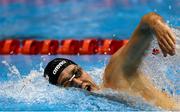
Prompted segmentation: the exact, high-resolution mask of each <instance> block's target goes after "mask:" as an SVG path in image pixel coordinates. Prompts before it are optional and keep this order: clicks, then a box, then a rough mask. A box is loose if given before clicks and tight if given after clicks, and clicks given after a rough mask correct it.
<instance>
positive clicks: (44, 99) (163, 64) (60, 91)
mask: <svg viewBox="0 0 180 112" xmlns="http://www.w3.org/2000/svg"><path fill="white" fill-rule="evenodd" d="M173 31H174V32H175V34H176V35H177V44H176V48H177V52H176V55H175V56H173V57H170V56H169V57H166V58H163V56H162V54H159V55H152V54H151V51H152V49H153V48H158V45H157V42H156V41H153V42H152V45H151V47H150V49H149V51H148V55H147V56H146V57H145V58H144V61H143V64H142V66H141V68H140V69H141V70H142V71H143V72H144V73H146V74H147V75H148V76H149V77H150V78H151V80H152V82H153V83H154V85H155V86H156V87H157V88H159V89H161V90H164V91H166V92H168V93H169V94H170V95H172V96H173V97H177V99H178V95H177V94H176V91H177V90H180V88H179V85H178V84H179V83H178V82H179V80H178V81H177V82H175V81H174V80H175V79H176V78H178V77H179V66H180V65H179V64H180V56H179V53H180V46H179V45H180V30H179V29H173ZM46 58H47V57H42V62H40V64H39V69H37V70H31V71H30V73H29V74H27V75H25V76H24V77H22V74H21V73H20V72H19V70H18V69H17V67H16V66H15V65H11V64H9V63H7V61H2V63H3V64H4V65H5V66H6V67H7V69H8V70H9V73H8V74H9V77H11V76H14V77H17V78H18V80H8V81H5V82H0V96H3V97H4V98H10V99H15V100H16V102H25V103H27V104H37V103H45V104H53V105H65V106H66V107H67V108H69V109H73V110H112V109H113V110H121V109H123V110H128V109H129V110H131V109H132V110H133V109H137V110H151V109H154V110H156V107H153V106H152V105H151V104H148V103H147V102H145V101H143V100H141V98H139V97H133V96H130V95H128V94H127V93H124V92H120V93H119V92H117V91H112V90H105V91H98V92H99V93H98V95H92V94H89V93H88V92H85V91H83V90H79V89H75V88H68V89H67V88H61V87H56V86H54V85H51V84H49V83H48V81H47V80H45V78H44V77H43V71H44V69H43V68H44V67H43V65H44V63H43V62H44V61H46ZM106 61H107V60H106ZM99 62H101V63H106V62H103V61H99ZM104 69H105V66H103V67H99V68H98V67H90V68H89V69H88V70H87V72H88V73H89V74H92V78H93V79H94V80H95V82H96V83H98V84H100V83H102V77H103V71H104ZM8 74H7V75H8ZM171 77H173V78H172V79H171ZM108 95H109V96H108ZM157 110H158V109H157Z"/></svg>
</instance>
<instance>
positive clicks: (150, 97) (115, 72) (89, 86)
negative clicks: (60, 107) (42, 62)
mask: <svg viewBox="0 0 180 112" xmlns="http://www.w3.org/2000/svg"><path fill="white" fill-rule="evenodd" d="M153 35H155V37H156V38H157V41H158V44H159V47H160V48H161V51H162V53H163V55H164V57H166V56H167V55H170V56H173V55H174V54H175V44H176V40H175V35H174V34H173V32H172V30H171V29H170V28H169V27H168V25H167V24H166V23H165V22H164V21H163V18H162V17H161V16H160V15H158V14H156V13H153V12H151V13H148V14H146V15H144V16H143V17H142V19H141V21H140V24H139V25H138V26H137V28H136V29H135V31H134V33H133V34H132V36H131V38H130V40H129V42H128V43H127V44H126V45H125V46H123V47H122V48H120V49H119V50H118V51H117V52H116V53H114V54H113V55H112V57H111V58H110V61H109V63H108V65H107V66H106V68H105V71H104V76H103V83H102V85H101V86H97V85H96V84H95V83H94V81H93V80H92V78H91V77H90V75H89V74H87V73H86V72H85V71H84V70H83V69H82V68H81V67H80V66H78V65H77V64H76V63H75V62H73V61H71V60H69V59H64V58H56V59H54V60H52V61H51V62H49V63H48V65H47V66H46V68H45V70H44V77H46V78H47V79H48V80H49V82H50V83H51V84H54V85H57V86H62V87H77V88H82V89H85V90H87V91H91V92H93V91H97V90H100V89H104V88H111V89H113V90H116V91H125V92H128V93H130V94H132V95H139V96H141V97H143V98H144V99H145V100H146V101H149V102H152V103H154V104H155V105H157V106H160V107H162V108H165V109H175V108H176V107H177V104H176V102H175V101H174V100H173V98H171V97H170V96H168V94H166V93H164V92H162V91H160V90H158V89H157V88H156V87H155V86H154V85H153V83H151V81H150V80H149V79H148V78H147V77H146V76H147V75H145V74H143V73H142V72H141V71H140V70H139V69H138V68H139V67H140V64H141V63H142V59H143V56H144V53H145V51H146V50H147V49H148V48H149V46H150V43H151V41H152V40H153Z"/></svg>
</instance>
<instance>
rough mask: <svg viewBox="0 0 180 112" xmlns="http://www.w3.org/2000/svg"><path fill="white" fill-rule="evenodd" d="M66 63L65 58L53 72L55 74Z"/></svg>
mask: <svg viewBox="0 0 180 112" xmlns="http://www.w3.org/2000/svg"><path fill="white" fill-rule="evenodd" d="M65 63H66V61H64V60H63V61H61V62H60V63H59V64H58V65H57V66H56V67H55V69H54V70H53V74H54V75H55V74H56V73H57V72H58V70H59V68H61V67H62V66H63V65H64V64H65Z"/></svg>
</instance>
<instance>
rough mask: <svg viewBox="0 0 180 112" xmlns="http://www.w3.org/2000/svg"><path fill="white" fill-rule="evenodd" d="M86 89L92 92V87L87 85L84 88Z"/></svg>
mask: <svg viewBox="0 0 180 112" xmlns="http://www.w3.org/2000/svg"><path fill="white" fill-rule="evenodd" d="M84 89H85V90H87V91H91V89H92V88H91V86H90V85H86V86H85V87H84Z"/></svg>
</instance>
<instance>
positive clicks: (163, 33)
mask: <svg viewBox="0 0 180 112" xmlns="http://www.w3.org/2000/svg"><path fill="white" fill-rule="evenodd" d="M153 35H155V36H156V38H157V40H158V43H159V46H160V48H161V50H162V52H163V54H164V56H167V54H170V55H174V54H175V36H174V34H173V33H172V31H171V29H170V28H169V27H168V26H167V25H166V24H165V23H164V22H163V19H162V17H161V16H159V15H157V14H155V13H149V14H147V15H145V16H143V18H142V19H141V22H140V24H139V25H138V26H137V28H136V29H135V31H134V33H133V35H132V36H131V38H130V40H129V42H128V44H127V45H125V46H124V47H123V48H121V49H119V50H118V51H117V52H116V53H115V54H114V55H113V56H112V57H111V59H110V62H109V64H108V65H107V67H106V69H105V74H104V79H105V81H106V83H108V81H109V80H111V79H112V80H114V79H116V78H117V75H119V74H123V75H126V76H132V75H134V74H137V73H136V72H137V69H138V67H139V65H140V64H141V62H142V59H143V56H144V53H145V50H146V49H148V47H149V46H150V43H151V41H152V39H153Z"/></svg>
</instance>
